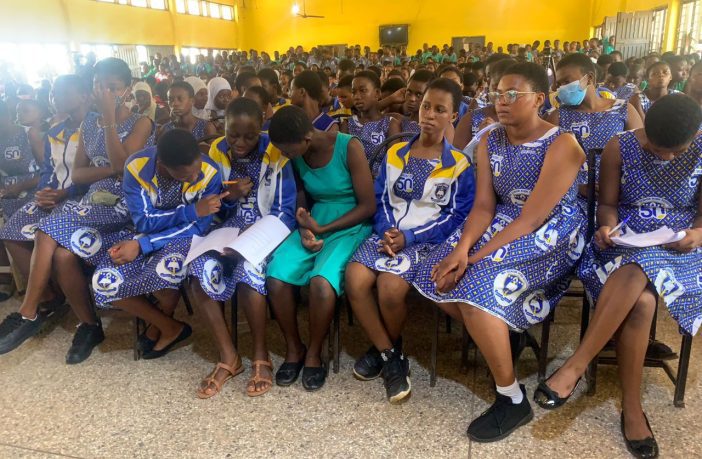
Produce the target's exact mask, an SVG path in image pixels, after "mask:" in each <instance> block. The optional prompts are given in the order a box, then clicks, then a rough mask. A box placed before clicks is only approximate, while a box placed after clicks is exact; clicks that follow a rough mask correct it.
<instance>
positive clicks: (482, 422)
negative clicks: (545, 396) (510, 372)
mask: <svg viewBox="0 0 702 459" xmlns="http://www.w3.org/2000/svg"><path fill="white" fill-rule="evenodd" d="M519 389H520V390H521V391H522V395H523V396H524V398H523V399H522V403H519V404H517V405H515V404H514V403H512V399H511V398H510V397H507V396H505V395H501V394H496V395H497V399H496V400H495V403H493V404H492V406H491V407H490V408H488V409H487V410H485V411H484V412H483V414H481V415H480V416H478V417H477V418H475V419H474V420H473V422H471V423H470V425H469V426H468V431H467V432H466V433H467V434H468V438H470V439H471V440H473V441H475V442H478V443H489V442H493V441H498V440H502V439H503V438H506V437H508V436H509V435H510V434H511V433H512V432H514V431H515V430H517V429H518V428H519V427H521V426H523V425H525V424H528V423H529V421H531V420H532V419H533V418H534V412H533V411H532V410H531V405H529V400H528V399H527V396H526V388H525V387H524V385H523V384H520V385H519Z"/></svg>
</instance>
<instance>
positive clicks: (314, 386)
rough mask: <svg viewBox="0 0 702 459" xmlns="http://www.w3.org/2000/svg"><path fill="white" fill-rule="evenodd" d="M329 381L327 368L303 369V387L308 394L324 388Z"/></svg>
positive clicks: (323, 366)
mask: <svg viewBox="0 0 702 459" xmlns="http://www.w3.org/2000/svg"><path fill="white" fill-rule="evenodd" d="M326 380H327V367H326V366H325V365H324V364H322V366H321V367H304V368H303V369H302V387H304V388H305V390H306V391H308V392H314V391H316V390H319V389H321V388H322V386H324V382H325V381H326Z"/></svg>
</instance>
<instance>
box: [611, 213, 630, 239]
mask: <svg viewBox="0 0 702 459" xmlns="http://www.w3.org/2000/svg"><path fill="white" fill-rule="evenodd" d="M629 218H631V217H630V216H629V217H626V218H625V219H624V220H622V221H621V222H619V224H618V225H617V226H615V227H614V228H612V229H611V230H610V232H609V233H607V236H611V235H612V234H614V233H616V232H617V231H619V230H620V229H621V228H622V226H624V225H626V222H628V221H629Z"/></svg>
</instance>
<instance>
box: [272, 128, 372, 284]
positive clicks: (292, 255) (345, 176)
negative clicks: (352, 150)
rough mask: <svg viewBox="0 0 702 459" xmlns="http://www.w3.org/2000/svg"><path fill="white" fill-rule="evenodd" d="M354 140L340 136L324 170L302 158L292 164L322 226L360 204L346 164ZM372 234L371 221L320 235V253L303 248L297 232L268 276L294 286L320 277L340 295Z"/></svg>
mask: <svg viewBox="0 0 702 459" xmlns="http://www.w3.org/2000/svg"><path fill="white" fill-rule="evenodd" d="M352 138H353V136H350V135H348V134H343V133H338V134H337V136H336V143H335V144H334V153H333V154H332V158H331V159H330V160H329V162H328V163H327V164H326V165H325V166H323V167H319V168H315V169H312V168H310V167H309V166H308V165H307V163H306V162H305V160H304V158H301V157H300V158H296V159H294V160H293V167H295V170H297V172H298V174H299V175H300V178H301V179H302V183H303V184H304V187H305V190H306V191H307V193H308V194H309V195H310V196H311V197H312V199H313V200H314V205H313V206H312V210H311V213H312V217H313V218H314V219H315V220H316V221H317V223H319V224H320V225H326V224H328V223H330V222H332V221H334V220H336V219H338V218H339V217H341V216H342V215H344V214H346V213H347V212H349V211H350V210H351V209H353V208H354V207H356V205H357V204H358V202H357V201H356V194H355V193H354V191H353V185H352V182H351V173H350V171H349V167H348V163H347V160H346V157H347V152H348V145H349V141H350V140H351V139H352ZM371 230H372V227H371V224H370V221H365V222H363V223H360V224H358V225H356V226H352V227H350V228H346V229H343V230H339V231H335V232H332V233H324V234H321V235H318V236H317V238H318V239H323V240H324V245H323V246H322V249H321V250H320V251H319V252H311V251H309V250H307V249H306V248H305V247H303V245H302V242H301V240H300V232H299V231H295V232H293V233H292V234H291V235H290V236H289V237H288V238H287V239H286V240H285V241H284V242H283V243H282V244H281V245H280V247H278V249H276V251H275V252H273V258H272V259H271V262H270V263H269V264H268V268H267V276H268V277H273V278H275V279H278V280H281V281H283V282H287V283H288V284H293V285H307V284H309V283H310V280H311V279H312V278H313V277H315V276H321V277H323V278H324V279H326V280H327V281H328V282H329V283H330V284H331V286H332V287H333V288H334V290H335V291H336V294H337V295H341V294H343V280H344V271H345V270H346V263H348V261H349V259H350V258H351V256H352V255H353V254H354V252H355V251H356V249H357V248H358V246H359V245H360V244H361V243H362V242H363V241H364V240H365V239H366V238H368V237H369V236H370V234H371Z"/></svg>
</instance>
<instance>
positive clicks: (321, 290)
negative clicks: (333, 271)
mask: <svg viewBox="0 0 702 459" xmlns="http://www.w3.org/2000/svg"><path fill="white" fill-rule="evenodd" d="M310 300H311V301H313V302H314V301H323V302H327V301H336V292H335V291H334V288H333V287H332V286H331V284H330V283H329V281H328V280H326V279H325V278H323V277H321V276H315V277H313V278H312V280H311V281H310Z"/></svg>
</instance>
